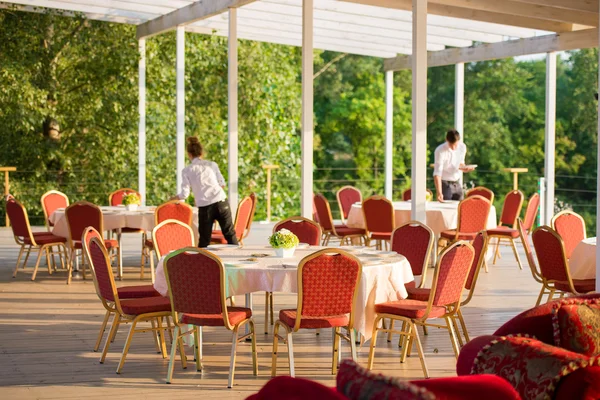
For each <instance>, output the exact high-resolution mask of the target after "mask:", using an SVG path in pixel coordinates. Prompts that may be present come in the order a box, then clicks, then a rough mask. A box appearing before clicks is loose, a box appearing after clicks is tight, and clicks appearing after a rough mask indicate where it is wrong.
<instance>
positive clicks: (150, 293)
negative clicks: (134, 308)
mask: <svg viewBox="0 0 600 400" xmlns="http://www.w3.org/2000/svg"><path fill="white" fill-rule="evenodd" d="M117 293H118V294H119V299H139V298H143V297H155V296H160V293H158V292H157V291H156V290H155V289H154V286H152V285H135V286H123V287H120V288H117Z"/></svg>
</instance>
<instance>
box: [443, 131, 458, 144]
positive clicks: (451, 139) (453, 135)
mask: <svg viewBox="0 0 600 400" xmlns="http://www.w3.org/2000/svg"><path fill="white" fill-rule="evenodd" d="M446 140H447V141H448V143H450V144H454V143H456V142H458V141H459V140H460V133H458V131H457V130H456V129H450V130H449V131H448V132H446Z"/></svg>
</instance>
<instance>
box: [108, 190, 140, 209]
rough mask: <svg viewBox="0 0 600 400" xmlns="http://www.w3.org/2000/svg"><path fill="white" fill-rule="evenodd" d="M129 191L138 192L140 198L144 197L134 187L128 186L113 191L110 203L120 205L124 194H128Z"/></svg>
mask: <svg viewBox="0 0 600 400" xmlns="http://www.w3.org/2000/svg"><path fill="white" fill-rule="evenodd" d="M129 193H136V194H137V195H138V197H139V198H140V199H141V198H142V195H141V194H140V193H139V192H136V191H135V190H133V189H127V188H123V189H118V190H116V191H114V192H113V193H111V195H110V205H111V206H119V205H121V204H123V196H125V195H126V194H129Z"/></svg>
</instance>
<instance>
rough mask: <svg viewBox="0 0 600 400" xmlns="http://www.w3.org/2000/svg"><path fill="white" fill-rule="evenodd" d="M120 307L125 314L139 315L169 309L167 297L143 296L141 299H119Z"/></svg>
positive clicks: (169, 304) (169, 302)
mask: <svg viewBox="0 0 600 400" xmlns="http://www.w3.org/2000/svg"><path fill="white" fill-rule="evenodd" d="M121 309H122V310H123V312H124V313H125V314H127V315H140V314H147V313H154V312H163V311H169V312H170V311H171V301H170V300H169V298H168V297H163V296H156V297H144V298H141V299H126V300H121Z"/></svg>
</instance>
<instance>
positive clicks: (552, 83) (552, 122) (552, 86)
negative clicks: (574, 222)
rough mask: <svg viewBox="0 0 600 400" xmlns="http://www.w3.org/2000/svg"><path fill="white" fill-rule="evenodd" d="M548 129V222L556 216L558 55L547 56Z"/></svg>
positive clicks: (546, 138)
mask: <svg viewBox="0 0 600 400" xmlns="http://www.w3.org/2000/svg"><path fill="white" fill-rule="evenodd" d="M545 125H546V129H545V157H544V160H545V161H544V178H546V198H545V199H541V200H542V201H545V202H546V216H545V217H546V219H545V220H546V221H550V220H551V219H552V216H553V215H554V183H555V182H554V180H555V159H556V152H555V143H556V53H547V54H546V124H545Z"/></svg>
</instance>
